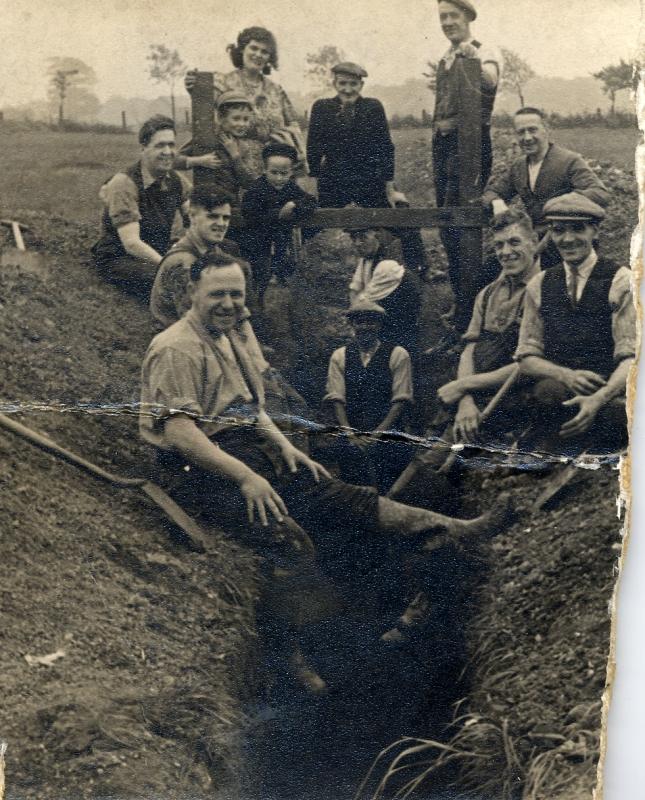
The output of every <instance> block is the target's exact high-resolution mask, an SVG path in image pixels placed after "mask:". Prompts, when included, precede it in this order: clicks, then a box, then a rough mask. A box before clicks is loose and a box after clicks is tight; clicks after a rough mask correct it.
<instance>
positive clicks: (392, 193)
mask: <svg viewBox="0 0 645 800" xmlns="http://www.w3.org/2000/svg"><path fill="white" fill-rule="evenodd" d="M386 195H387V202H388V203H389V204H390V205H391V206H392V208H396V207H397V205H399V204H402V205H408V198H407V197H406V196H405V194H403V192H399V191H397V190H396V189H389V188H388V189H387V190H386Z"/></svg>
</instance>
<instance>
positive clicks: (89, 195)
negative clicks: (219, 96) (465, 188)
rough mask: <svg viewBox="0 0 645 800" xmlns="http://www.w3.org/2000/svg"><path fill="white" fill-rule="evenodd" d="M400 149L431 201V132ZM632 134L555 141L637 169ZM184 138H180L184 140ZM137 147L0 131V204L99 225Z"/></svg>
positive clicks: (580, 132) (405, 172)
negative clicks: (109, 192) (115, 181)
mask: <svg viewBox="0 0 645 800" xmlns="http://www.w3.org/2000/svg"><path fill="white" fill-rule="evenodd" d="M393 136H394V140H395V143H396V145H397V161H398V173H399V174H398V176H397V177H398V180H399V183H400V185H401V188H403V189H404V190H406V191H408V192H409V193H410V199H411V200H412V201H413V202H417V203H424V202H430V198H431V196H432V164H431V154H430V137H431V132H430V131H429V130H427V129H424V130H399V131H394V132H393ZM637 136H638V134H637V132H636V131H632V130H629V129H619V130H608V129H606V128H586V129H585V128H575V129H561V130H560V129H559V130H556V131H555V132H554V138H555V139H557V141H558V142H560V143H561V144H563V145H564V146H565V147H570V148H571V149H574V150H577V151H579V152H581V153H583V154H584V155H586V156H588V157H589V158H594V159H598V160H601V161H612V162H613V163H614V164H615V165H616V166H618V167H621V168H622V169H629V170H631V169H633V168H634V149H635V146H636V141H637ZM184 138H187V137H186V134H182V136H181V140H182V141H183V139H184ZM138 151H139V148H138V144H137V141H136V138H135V136H134V135H133V134H129V135H118V134H91V133H57V132H54V131H14V130H3V129H2V128H1V127H0V170H1V174H2V195H1V198H0V206H1V208H2V210H3V212H4V213H5V214H6V213H9V212H11V211H15V210H16V209H19V208H25V209H30V210H34V211H46V212H51V213H56V214H60V215H62V216H64V217H66V218H69V219H76V220H78V221H81V222H96V223H97V224H98V220H99V214H100V210H101V207H100V203H99V200H98V196H97V195H98V190H99V187H100V185H101V183H103V181H104V180H106V179H107V178H109V177H110V176H111V175H112V174H113V173H114V172H115V171H116V170H117V169H118V168H119V167H123V166H126V165H128V164H130V163H132V162H133V161H134V160H136V158H137V154H138Z"/></svg>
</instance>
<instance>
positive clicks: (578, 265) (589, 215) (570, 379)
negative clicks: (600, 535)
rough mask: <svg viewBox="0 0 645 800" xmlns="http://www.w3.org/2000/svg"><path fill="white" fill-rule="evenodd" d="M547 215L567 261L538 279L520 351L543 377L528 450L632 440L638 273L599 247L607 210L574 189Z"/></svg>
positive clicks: (529, 369)
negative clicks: (629, 390)
mask: <svg viewBox="0 0 645 800" xmlns="http://www.w3.org/2000/svg"><path fill="white" fill-rule="evenodd" d="M544 214H545V218H546V220H547V221H548V222H549V225H550V233H551V237H552V239H553V242H554V244H555V246H556V247H557V248H558V251H559V253H560V256H561V257H562V261H563V263H562V264H560V265H558V266H555V267H551V268H549V269H547V270H545V271H544V272H542V273H540V274H539V275H537V276H536V277H535V278H533V279H532V280H531V282H530V283H529V285H528V287H527V289H526V298H525V307H524V316H523V318H522V324H521V327H520V334H519V341H518V347H517V351H516V354H515V358H516V360H518V361H519V362H520V364H521V366H522V372H523V373H524V374H525V375H528V376H530V377H532V378H534V379H535V384H534V387H533V393H532V396H533V402H534V403H535V406H534V408H533V412H534V424H533V427H532V431H531V432H530V434H529V435H528V437H527V439H526V441H525V442H524V447H533V448H535V449H546V450H553V451H555V452H564V453H565V454H575V453H579V452H581V451H582V450H584V449H591V450H592V451H593V452H614V451H617V450H620V449H621V448H623V447H624V446H625V445H626V444H627V418H626V413H625V390H626V383H627V376H628V373H629V370H630V367H631V366H632V364H633V361H634V357H635V353H636V312H635V307H634V302H633V298H632V292H631V271H630V270H629V269H627V268H626V267H619V266H617V265H616V264H613V263H612V262H610V261H608V260H606V259H604V258H603V257H602V256H598V254H597V253H596V250H595V248H594V244H595V241H596V239H597V234H598V225H599V223H600V222H601V221H602V219H604V216H605V212H604V210H603V209H602V208H601V207H600V206H599V205H598V204H596V203H594V202H592V201H591V200H589V199H588V198H587V197H584V196H583V195H580V194H578V193H576V192H571V193H568V194H565V195H562V196H560V197H556V198H553V199H552V200H549V201H548V202H547V203H546V205H545V206H544Z"/></svg>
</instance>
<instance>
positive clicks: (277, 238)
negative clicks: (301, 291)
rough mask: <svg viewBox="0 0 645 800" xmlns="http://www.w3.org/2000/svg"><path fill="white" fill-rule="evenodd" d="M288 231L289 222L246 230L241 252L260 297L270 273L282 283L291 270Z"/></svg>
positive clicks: (291, 256)
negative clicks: (247, 262) (248, 263)
mask: <svg viewBox="0 0 645 800" xmlns="http://www.w3.org/2000/svg"><path fill="white" fill-rule="evenodd" d="M292 235H293V226H292V225H285V224H276V225H267V226H266V227H265V228H263V229H262V231H257V232H256V231H249V233H248V235H247V236H246V237H245V239H244V240H243V247H244V254H245V256H246V258H248V260H249V261H250V262H251V268H252V270H253V280H254V282H255V285H256V287H257V291H258V295H259V297H260V299H262V298H263V297H264V293H265V292H266V289H267V286H268V285H269V281H270V280H271V276H272V275H275V276H276V278H277V279H278V280H279V281H280V282H281V283H284V282H285V281H286V280H287V278H288V277H289V276H290V275H292V274H293V272H294V270H295V262H294V259H293V253H292V252H291V243H292Z"/></svg>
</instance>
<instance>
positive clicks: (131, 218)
mask: <svg viewBox="0 0 645 800" xmlns="http://www.w3.org/2000/svg"><path fill="white" fill-rule="evenodd" d="M99 197H100V199H101V200H102V201H103V202H104V203H105V205H106V206H107V210H108V214H109V215H110V219H111V220H112V224H113V225H114V227H115V228H121V227H122V226H123V225H128V224H129V223H131V222H140V221H141V214H140V213H139V192H138V191H137V187H136V186H135V184H134V181H133V180H132V179H131V178H129V177H128V176H127V175H126V174H125V172H117V174H116V175H114V176H113V177H112V178H111V179H110V180H109V181H108V182H107V183H106V184H104V185H103V186H102V187H101V191H100V192H99Z"/></svg>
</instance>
